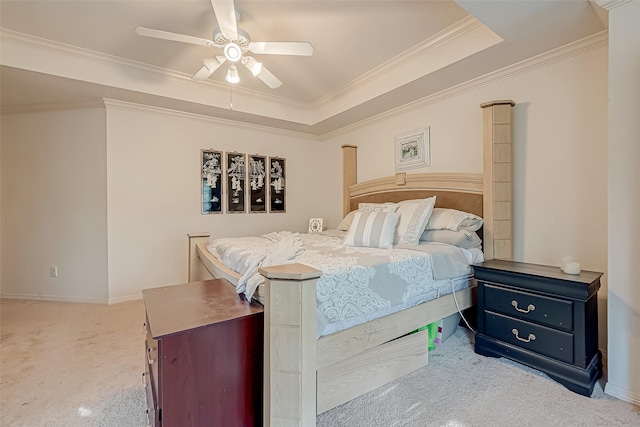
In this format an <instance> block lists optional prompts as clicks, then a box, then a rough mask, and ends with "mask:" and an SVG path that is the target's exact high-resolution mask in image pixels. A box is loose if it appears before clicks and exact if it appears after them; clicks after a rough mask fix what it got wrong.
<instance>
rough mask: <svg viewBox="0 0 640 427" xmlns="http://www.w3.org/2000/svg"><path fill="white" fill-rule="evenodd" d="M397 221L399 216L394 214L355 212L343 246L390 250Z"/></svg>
mask: <svg viewBox="0 0 640 427" xmlns="http://www.w3.org/2000/svg"><path fill="white" fill-rule="evenodd" d="M399 219H400V214H399V213H395V212H360V211H356V213H355V215H354V217H353V223H352V224H351V227H350V228H349V232H348V233H347V237H345V239H344V243H343V244H344V245H345V246H361V247H367V248H381V249H388V248H391V247H392V246H393V236H394V235H395V232H396V226H397V225H398V220H399Z"/></svg>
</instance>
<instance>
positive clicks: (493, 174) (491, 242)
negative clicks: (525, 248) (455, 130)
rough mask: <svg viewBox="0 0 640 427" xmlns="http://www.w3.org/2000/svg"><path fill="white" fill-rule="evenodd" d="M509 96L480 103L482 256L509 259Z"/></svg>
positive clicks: (510, 246)
mask: <svg viewBox="0 0 640 427" xmlns="http://www.w3.org/2000/svg"><path fill="white" fill-rule="evenodd" d="M514 105H515V102H513V101H511V100H502V101H490V102H485V103H484V104H480V107H481V108H482V121H483V133H482V139H483V152H484V155H483V158H484V161H483V168H484V179H483V182H484V183H483V211H484V214H483V217H484V229H483V237H484V238H483V242H482V243H483V246H484V258H485V260H490V259H493V258H499V259H513V167H512V163H513V160H512V158H513V154H512V144H511V141H512V134H513V121H512V110H513V106H514Z"/></svg>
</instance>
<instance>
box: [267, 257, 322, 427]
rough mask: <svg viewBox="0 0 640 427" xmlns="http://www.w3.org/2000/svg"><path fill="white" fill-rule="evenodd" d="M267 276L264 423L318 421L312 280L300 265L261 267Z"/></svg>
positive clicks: (315, 274) (314, 275)
mask: <svg viewBox="0 0 640 427" xmlns="http://www.w3.org/2000/svg"><path fill="white" fill-rule="evenodd" d="M259 272H260V274H262V275H263V276H264V277H266V280H265V295H264V296H265V305H264V398H263V405H264V421H263V425H264V426H267V427H268V426H270V425H272V426H274V427H275V426H285V425H286V426H304V427H309V426H315V425H316V336H317V326H316V323H317V321H316V281H317V279H318V277H320V275H321V274H322V272H321V271H320V270H316V269H315V268H312V267H308V266H306V265H303V264H288V265H277V266H271V267H263V268H260V269H259Z"/></svg>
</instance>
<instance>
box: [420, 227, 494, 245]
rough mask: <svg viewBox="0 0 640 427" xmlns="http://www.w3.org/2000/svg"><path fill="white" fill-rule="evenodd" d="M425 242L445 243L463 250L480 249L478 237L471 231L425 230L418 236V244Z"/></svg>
mask: <svg viewBox="0 0 640 427" xmlns="http://www.w3.org/2000/svg"><path fill="white" fill-rule="evenodd" d="M427 242H439V243H447V244H449V245H453V246H458V247H459V248H465V249H471V248H478V249H482V240H481V239H480V236H478V234H477V233H476V232H475V231H471V230H460V231H453V230H425V231H424V233H422V236H420V243H427Z"/></svg>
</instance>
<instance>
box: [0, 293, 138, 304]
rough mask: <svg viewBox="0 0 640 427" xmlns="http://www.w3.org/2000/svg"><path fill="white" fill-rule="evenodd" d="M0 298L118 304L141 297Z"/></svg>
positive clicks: (4, 295) (7, 295)
mask: <svg viewBox="0 0 640 427" xmlns="http://www.w3.org/2000/svg"><path fill="white" fill-rule="evenodd" d="M0 298H6V299H26V300H32V301H56V302H76V303H77V302H81V303H89V304H109V305H111V304H118V303H121V302H127V301H135V300H139V299H142V294H140V293H138V294H133V295H127V296H124V297H117V298H85V297H62V296H58V295H31V294H6V293H4V294H0Z"/></svg>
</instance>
